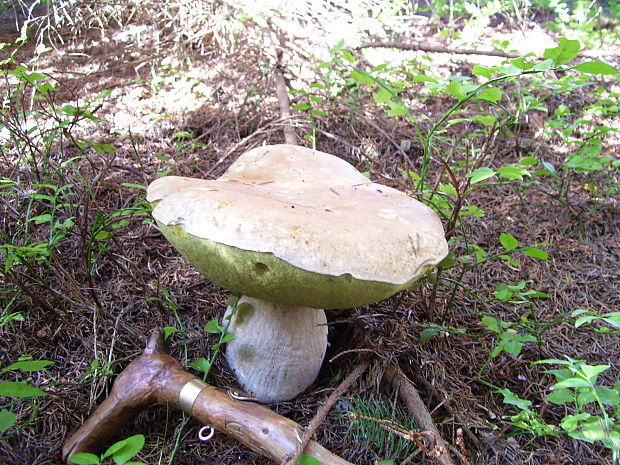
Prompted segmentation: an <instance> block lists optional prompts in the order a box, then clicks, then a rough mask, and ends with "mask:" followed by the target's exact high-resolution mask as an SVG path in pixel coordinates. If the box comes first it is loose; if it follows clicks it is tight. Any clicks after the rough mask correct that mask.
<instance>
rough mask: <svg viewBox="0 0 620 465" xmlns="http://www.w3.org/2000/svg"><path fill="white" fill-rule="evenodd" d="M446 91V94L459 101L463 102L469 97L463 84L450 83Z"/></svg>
mask: <svg viewBox="0 0 620 465" xmlns="http://www.w3.org/2000/svg"><path fill="white" fill-rule="evenodd" d="M444 90H445V92H446V93H448V94H450V95H452V96H453V97H455V98H457V99H458V100H463V99H464V98H465V97H466V96H467V93H466V92H465V89H464V88H463V84H461V83H460V82H458V81H452V82H450V84H448V86H447V87H446V88H445V89H444Z"/></svg>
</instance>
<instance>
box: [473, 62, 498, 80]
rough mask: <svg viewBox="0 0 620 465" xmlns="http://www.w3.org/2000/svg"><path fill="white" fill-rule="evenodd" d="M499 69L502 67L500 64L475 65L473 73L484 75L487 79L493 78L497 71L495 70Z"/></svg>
mask: <svg viewBox="0 0 620 465" xmlns="http://www.w3.org/2000/svg"><path fill="white" fill-rule="evenodd" d="M499 69H501V67H500V66H494V67H487V66H480V65H475V66H474V67H473V69H472V70H471V72H472V74H475V75H477V76H483V77H485V78H487V79H491V78H492V77H493V73H495V71H498V70H499Z"/></svg>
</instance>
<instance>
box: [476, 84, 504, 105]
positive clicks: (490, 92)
mask: <svg viewBox="0 0 620 465" xmlns="http://www.w3.org/2000/svg"><path fill="white" fill-rule="evenodd" d="M476 98H477V99H478V100H486V101H487V102H491V103H497V102H499V100H500V99H501V98H502V91H501V90H499V89H498V88H497V87H487V88H486V89H483V90H482V92H480V93H479V94H478V96H477V97H476Z"/></svg>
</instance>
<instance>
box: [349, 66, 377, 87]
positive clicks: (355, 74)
mask: <svg viewBox="0 0 620 465" xmlns="http://www.w3.org/2000/svg"><path fill="white" fill-rule="evenodd" d="M351 77H352V78H353V80H354V81H356V82H358V83H360V84H364V85H367V86H372V85H373V84H374V83H375V80H374V79H373V78H372V77H371V76H370V75H369V74H368V73H365V72H363V71H359V70H357V69H354V70H353V71H351Z"/></svg>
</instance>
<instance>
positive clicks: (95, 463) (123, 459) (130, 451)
mask: <svg viewBox="0 0 620 465" xmlns="http://www.w3.org/2000/svg"><path fill="white" fill-rule="evenodd" d="M143 447H144V435H142V434H136V435H134V436H130V437H128V438H127V439H123V440H121V441H118V442H115V443H114V444H112V445H111V446H110V447H109V448H108V449H107V450H106V451H105V452H104V453H103V454H101V455H99V456H97V455H95V454H91V453H90V452H80V453H79V454H74V455H72V456H71V457H69V460H70V461H71V462H73V463H76V464H78V465H102V464H104V463H106V462H107V463H109V460H106V459H112V460H113V461H114V463H115V464H116V465H144V463H143V462H134V461H132V462H129V460H130V459H131V458H133V457H135V456H136V455H137V454H138V452H140V451H141V450H142V448H143Z"/></svg>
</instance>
